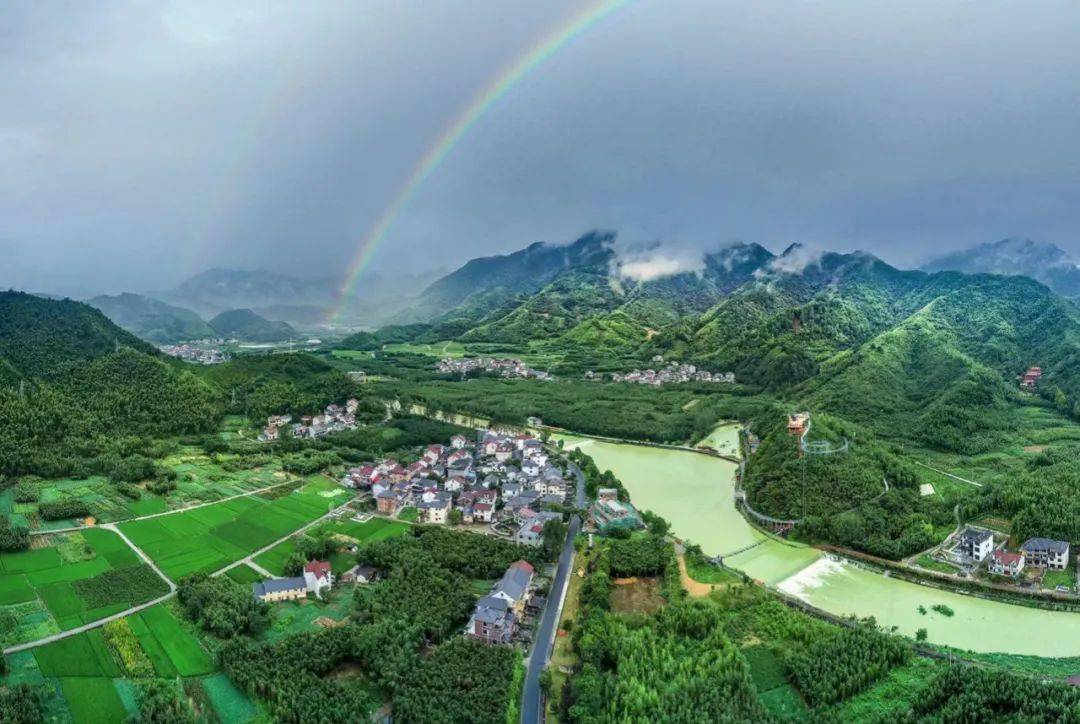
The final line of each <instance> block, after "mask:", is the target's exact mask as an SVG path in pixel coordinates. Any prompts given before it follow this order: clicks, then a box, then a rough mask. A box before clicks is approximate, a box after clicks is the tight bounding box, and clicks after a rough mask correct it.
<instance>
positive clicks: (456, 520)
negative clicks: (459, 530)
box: [450, 508, 464, 525]
mask: <svg viewBox="0 0 1080 724" xmlns="http://www.w3.org/2000/svg"><path fill="white" fill-rule="evenodd" d="M463 519H464V513H462V512H461V510H459V509H458V508H454V509H453V510H451V511H450V525H461V521H462V520H463Z"/></svg>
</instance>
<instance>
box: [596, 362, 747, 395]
mask: <svg viewBox="0 0 1080 724" xmlns="http://www.w3.org/2000/svg"><path fill="white" fill-rule="evenodd" d="M652 361H653V362H655V363H662V362H663V361H664V358H663V357H662V356H660V355H656V356H655V357H653V359H652ZM608 378H609V379H610V380H611V381H612V382H629V383H632V384H639V385H652V386H653V387H660V386H662V385H672V384H682V383H686V382H718V383H723V384H729V385H731V384H735V373H734V372H709V371H708V370H702V369H698V368H697V366H696V365H692V364H680V363H678V362H674V361H672V362H669V363H668V364H667V365H666V366H664V367H661V368H660V369H659V370H654V369H652V368H651V367H650V368H649V369H646V370H631V371H630V372H627V373H625V374H624V373H619V372H613V373H611V375H610V376H609V377H608ZM585 379H587V380H597V381H603V380H604V379H605V376H604V375H603V374H602V373H598V372H594V371H592V370H589V371H587V372H586V373H585Z"/></svg>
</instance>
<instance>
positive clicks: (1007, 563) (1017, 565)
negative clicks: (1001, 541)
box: [956, 527, 1069, 578]
mask: <svg viewBox="0 0 1080 724" xmlns="http://www.w3.org/2000/svg"><path fill="white" fill-rule="evenodd" d="M956 551H957V552H958V553H959V556H960V558H961V560H965V561H966V562H971V563H974V564H982V563H983V562H986V565H987V569H988V570H989V571H990V572H991V573H993V574H994V575H998V576H1009V577H1011V578H1016V577H1018V576H1019V575H1020V573H1021V571H1023V570H1024V568H1025V567H1027V566H1031V567H1034V568H1045V569H1049V570H1057V571H1061V570H1064V569H1065V568H1067V567H1068V566H1069V543H1068V541H1063V540H1053V539H1051V538H1029V539H1028V540H1026V541H1024V544H1023V545H1022V546H1020V549H1019V550H1017V551H1009V550H1006V548H1005V547H1004V546H1001V547H998V546H997V545H996V544H995V542H994V534H993V532H992V531H989V530H985V529H982V528H970V527H969V528H965V529H964V531H963V532H962V533H961V534H960V540H959V544H958V545H957V547H956Z"/></svg>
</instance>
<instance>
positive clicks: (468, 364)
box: [435, 357, 555, 381]
mask: <svg viewBox="0 0 1080 724" xmlns="http://www.w3.org/2000/svg"><path fill="white" fill-rule="evenodd" d="M435 369H436V370H437V371H438V372H440V373H442V374H453V375H461V376H463V377H464V376H465V375H467V374H469V373H472V372H490V373H494V374H498V375H500V376H502V377H505V378H507V379H523V380H524V379H534V380H543V381H549V380H553V379H555V378H554V377H552V376H551V374H550V373H548V372H545V371H544V370H538V369H535V368H533V367H530V366H529V365H527V364H525V363H524V362H522V361H521V360H519V359H510V358H498V357H446V358H444V359H441V360H439V361H438V362H437V363H436V364H435Z"/></svg>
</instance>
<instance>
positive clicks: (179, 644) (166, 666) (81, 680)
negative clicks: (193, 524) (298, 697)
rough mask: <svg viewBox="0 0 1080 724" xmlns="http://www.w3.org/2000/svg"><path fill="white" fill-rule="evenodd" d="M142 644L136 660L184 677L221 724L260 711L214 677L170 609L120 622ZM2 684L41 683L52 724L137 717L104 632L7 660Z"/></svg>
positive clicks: (161, 673)
mask: <svg viewBox="0 0 1080 724" xmlns="http://www.w3.org/2000/svg"><path fill="white" fill-rule="evenodd" d="M122 621H123V623H124V624H125V625H126V626H129V627H130V630H131V631H132V632H133V633H134V634H135V637H136V639H137V647H138V649H137V654H138V655H139V656H145V658H146V659H148V660H149V661H150V662H151V664H152V665H153V670H154V671H153V673H154V674H155V675H156V676H158V677H162V678H168V679H174V678H175V677H177V676H179V677H183V681H184V687H185V689H187V690H191V689H193V688H194V689H201V690H202V692H203V693H205V695H206V701H208V702H209V704H210V706H211V707H212V708H213V710H214V713H215V714H216V715H217V719H218V720H220V721H230V722H246V721H250V720H251V719H253V718H256V717H257V716H258V715H259V709H258V707H257V706H256V705H255V704H254V703H253V702H252V701H251V700H250V699H249V698H248V697H247V696H246V695H244V694H243V693H242V692H240V691H238V690H237V689H236V688H235V687H234V686H232V684H231V683H230V682H229V681H228V679H227V678H225V677H224V676H223V675H222V674H220V673H218V672H217V667H216V666H215V664H214V661H213V658H212V657H211V655H210V653H209V652H208V651H207V650H206V649H205V648H203V646H202V644H201V643H200V642H199V639H198V638H197V637H196V636H195V635H194V634H193V633H192V632H191V631H190V630H189V629H188V628H187V627H186V625H185V624H184V623H182V622H181V620H180V619H179V618H178V614H176V613H175V612H174V610H173V609H172V607H171V606H170V604H168V603H165V604H158V605H156V606H153V607H151V608H149V609H146V610H144V611H142V612H141V613H138V614H134V615H131V616H128V617H126V618H124V619H122ZM8 663H9V667H10V673H9V674H8V676H7V677H5V678H4V679H2V680H0V682H2V683H3V684H5V685H16V684H20V683H27V684H32V685H34V684H36V685H44V686H45V687H46V691H49V692H51V694H52V695H50V696H48V697H47V701H46V708H45V718H46V720H47V721H73V722H75V724H82V723H83V722H87V723H97V722H114V721H124V720H126V719H128V718H129V717H130V716H131V715H132V714H134V713H135V709H136V696H135V683H134V682H133V681H132V680H131V679H125V678H120V677H123V676H124V674H125V672H124V667H123V665H122V663H121V659H120V658H119V656H118V653H117V651H116V650H115V649H114V648H113V646H111V645H110V643H109V642H108V639H107V637H106V636H104V635H103V633H102V630H101V629H94V630H91V631H88V632H86V633H81V634H76V635H74V636H70V637H68V638H65V639H61V640H59V641H55V642H53V643H51V644H47V645H45V646H41V647H38V648H36V649H32V650H29V651H21V652H19V653H17V654H12V655H11V656H9V657H8Z"/></svg>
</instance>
